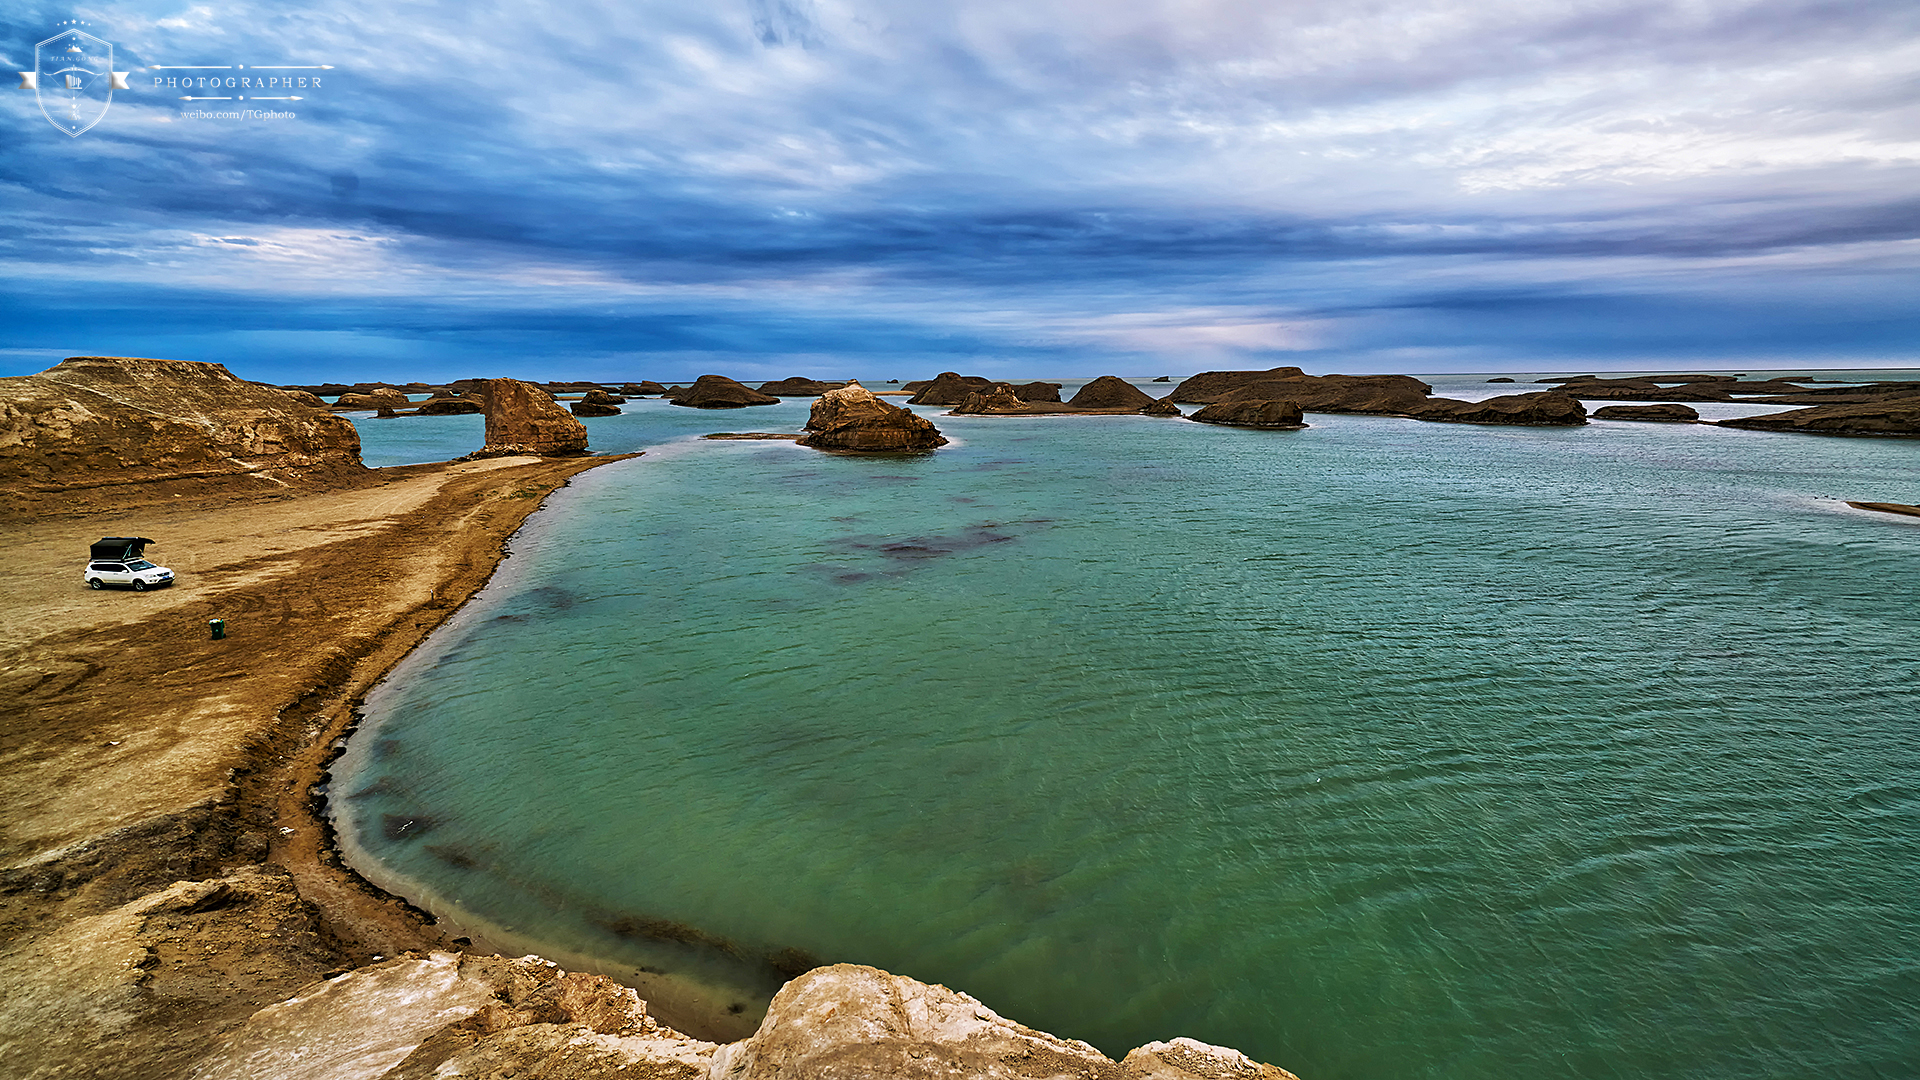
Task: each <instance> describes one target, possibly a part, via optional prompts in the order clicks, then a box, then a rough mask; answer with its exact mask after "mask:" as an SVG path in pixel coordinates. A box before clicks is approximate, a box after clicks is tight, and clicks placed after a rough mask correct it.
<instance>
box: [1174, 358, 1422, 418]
mask: <svg viewBox="0 0 1920 1080" xmlns="http://www.w3.org/2000/svg"><path fill="white" fill-rule="evenodd" d="M1432 392H1433V387H1431V386H1428V385H1427V384H1426V383H1423V382H1421V381H1420V380H1419V379H1415V378H1413V377H1411V376H1407V375H1308V374H1306V373H1304V372H1302V371H1301V370H1300V369H1299V368H1297V367H1278V368H1272V369H1270V370H1267V371H1203V372H1201V373H1200V374H1198V375H1195V376H1193V377H1192V378H1190V379H1188V380H1186V381H1185V382H1183V383H1181V384H1180V385H1179V386H1176V387H1174V388H1173V393H1171V394H1168V395H1167V400H1168V401H1178V402H1185V403H1190V404H1195V405H1211V404H1213V403H1214V402H1217V401H1229V400H1233V401H1292V402H1295V403H1297V404H1298V405H1299V406H1300V407H1301V408H1302V409H1304V410H1306V411H1307V412H1331V413H1374V414H1383V415H1394V414H1405V413H1409V412H1411V411H1412V410H1413V409H1415V408H1417V407H1419V406H1420V405H1421V404H1423V403H1424V402H1425V401H1426V400H1427V395H1428V394H1431V393H1432Z"/></svg>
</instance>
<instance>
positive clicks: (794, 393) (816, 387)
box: [760, 375, 847, 397]
mask: <svg viewBox="0 0 1920 1080" xmlns="http://www.w3.org/2000/svg"><path fill="white" fill-rule="evenodd" d="M845 385H847V384H846V381H845V380H841V381H839V382H821V381H820V380H818V379H806V378H802V377H800V376H798V375H795V376H793V377H792V378H788V379H781V380H780V381H779V382H769V383H761V384H760V392H761V393H763V394H772V395H773V396H775V397H819V396H820V395H821V394H824V393H826V392H827V391H829V390H838V389H840V388H841V387H843V386H845Z"/></svg>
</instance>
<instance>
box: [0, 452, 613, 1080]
mask: <svg viewBox="0 0 1920 1080" xmlns="http://www.w3.org/2000/svg"><path fill="white" fill-rule="evenodd" d="M633 456H635V455H617V456H607V457H597V458H574V459H530V458H521V459H492V460H489V461H486V462H467V463H463V462H446V463H438V464H433V465H422V466H403V467H396V468H390V469H374V470H368V471H367V472H366V474H365V475H364V476H362V477H360V478H358V479H356V480H354V481H351V482H348V483H346V484H340V485H334V486H331V487H328V488H324V489H320V490H311V491H307V492H301V493H297V494H295V493H279V494H270V495H267V496H265V497H263V496H261V495H260V494H259V493H258V492H256V491H253V490H252V489H250V488H247V487H246V486H245V485H241V484H235V485H232V486H231V487H226V488H219V487H216V488H211V489H209V490H206V491H200V492H195V493H191V494H189V495H188V496H187V497H186V498H184V499H183V498H180V497H179V496H177V495H175V494H173V493H167V494H165V495H159V496H158V497H157V498H155V499H153V500H150V501H148V502H147V503H145V504H142V505H135V506H125V505H123V506H119V507H101V508H92V507H89V508H87V510H86V511H83V512H81V513H71V512H69V513H68V514H64V515H57V516H56V515H36V516H31V517H28V518H26V519H25V520H20V521H16V522H15V523H13V524H10V525H9V526H8V532H9V539H10V540H11V541H12V542H13V544H12V548H13V551H14V553H15V555H16V558H15V560H14V561H13V565H12V566H10V567H9V568H7V569H6V570H5V571H0V585H4V586H5V587H6V588H7V590H8V592H9V594H10V597H11V598H12V599H13V600H14V603H13V604H12V605H10V607H11V608H12V610H11V611H10V612H9V613H8V618H6V619H5V620H4V621H0V648H4V653H3V654H0V655H5V656H6V658H7V660H8V663H7V664H6V665H5V669H6V671H7V673H8V678H7V679H6V680H4V681H0V766H4V769H0V806H5V807H6V809H5V811H4V815H5V816H4V820H0V824H4V826H5V828H4V831H0V955H4V956H5V957H6V959H7V961H8V962H7V963H5V964H4V965H0V1050H4V1052H5V1053H6V1054H7V1056H8V1057H9V1060H10V1061H11V1062H12V1063H13V1064H14V1065H15V1066H16V1067H19V1068H21V1069H22V1070H23V1072H22V1074H21V1075H25V1076H35V1075H48V1076H52V1075H60V1076H68V1075H73V1076H93V1075H98V1076H129V1075H131V1076H140V1075H156V1076H158V1075H169V1076H170V1075H177V1074H178V1073H180V1072H183V1071H184V1070H185V1068H186V1067H187V1066H188V1065H190V1064H191V1062H192V1061H193V1060H195V1059H197V1058H198V1057H199V1056H200V1055H202V1054H203V1053H205V1052H206V1051H207V1050H208V1049H209V1048H211V1047H212V1046H214V1045H216V1044H217V1043H218V1042H219V1041H221V1040H222V1039H223V1038H224V1037H225V1035H226V1034H227V1033H228V1032H229V1031H231V1030H233V1029H234V1028H235V1027H236V1026H238V1024H239V1023H241V1022H244V1020H245V1019H246V1017H247V1016H249V1015H251V1014H252V1013H253V1012H254V1011H256V1010H257V1009H258V1008H260V1007H262V1006H264V1005H266V1004H270V1003H271V1002H274V1001H278V1000H281V999H283V998H285V997H286V996H288V994H290V993H292V992H293V991H295V990H298V989H299V988H300V987H302V986H305V985H308V984H311V983H313V982H315V981H317V980H319V979H321V978H324V977H327V976H330V975H337V974H339V973H341V972H343V971H346V970H350V969H352V968H355V967H359V966H362V965H365V964H367V963H370V962H373V961H375V960H377V959H378V958H381V957H384V956H391V955H396V954H402V953H407V952H419V951H424V950H428V949H434V948H446V947H449V946H452V947H459V945H460V943H459V942H458V941H457V940H456V941H449V940H448V937H449V935H448V934H446V933H445V932H444V931H443V930H442V929H441V928H438V927H436V926H435V925H434V922H435V920H434V917H433V916H432V915H431V914H429V913H427V912H424V911H421V910H419V909H418V908H415V907H413V906H412V905H409V904H407V903H406V902H405V901H404V900H401V899H400V898H398V897H394V896H392V895H391V894H388V893H386V892H384V891H382V890H379V889H378V888H377V887H375V886H373V885H372V884H370V883H368V882H366V881H365V880H364V879H363V878H361V877H360V876H359V875H358V874H357V873H355V872H353V871H352V870H351V869H349V868H347V867H345V866H343V865H341V863H340V862H339V859H338V856H337V854H336V853H335V852H334V851H333V848H332V844H331V837H330V834H329V833H328V831H327V830H326V829H325V828H324V821H323V818H322V816H321V815H318V814H316V813H315V812H314V801H313V797H312V794H311V792H312V789H313V787H314V786H315V785H316V784H317V783H320V782H321V780H322V777H323V774H324V773H325V770H326V768H327V765H328V764H329V762H330V761H331V759H332V757H333V756H334V755H335V754H336V753H337V750H336V749H335V745H334V744H335V743H336V742H337V741H338V740H339V739H340V737H341V735H342V733H343V732H344V731H345V730H346V729H347V727H348V726H350V724H351V723H352V721H353V705H354V703H355V702H356V701H357V700H358V699H359V698H360V696H361V695H362V694H364V693H365V692H366V690H367V689H368V688H369V687H370V686H372V685H373V684H375V683H376V682H377V681H378V680H379V679H380V678H382V677H383V676H384V675H385V674H386V673H387V672H388V671H390V670H391V669H392V668H393V666H394V665H395V664H396V663H398V662H399V661H400V660H401V659H403V658H404V657H405V656H406V655H408V654H409V653H410V652H412V650H413V649H414V648H416V647H417V646H418V645H419V643H420V642H422V641H424V640H425V639H426V637H427V636H428V635H429V634H430V633H431V632H432V631H433V630H434V629H436V628H438V627H439V626H440V625H442V624H443V623H444V622H445V621H446V619H447V618H448V617H450V616H451V615H452V614H453V613H454V612H455V611H457V610H458V609H459V608H460V607H461V606H462V605H464V604H465V603H466V602H467V601H468V600H469V599H470V598H471V597H472V596H474V595H475V594H477V593H478V592H479V590H480V589H481V588H483V587H484V586H485V584H486V583H487V581H489V580H491V578H492V577H493V574H494V572H495V571H496V569H497V568H498V566H499V564H500V562H501V560H502V559H504V558H505V557H506V555H507V554H508V552H507V550H506V547H507V543H508V541H509V539H510V538H511V537H512V535H513V534H514V533H515V532H517V531H518V529H519V528H520V526H521V525H522V524H524V522H525V521H526V520H527V519H528V518H529V517H530V516H531V515H532V514H533V513H534V512H535V511H536V510H537V509H538V508H539V507H540V506H541V505H543V504H544V501H545V499H546V497H547V496H548V495H549V494H550V493H551V492H553V491H554V490H556V489H558V488H560V487H562V486H564V485H565V484H566V483H567V482H568V481H569V480H570V479H571V478H572V477H573V476H575V475H577V474H578V473H580V472H582V471H585V470H587V469H591V468H596V467H599V466H602V465H607V464H611V463H613V462H616V461H621V460H627V459H629V458H631V457H633ZM235 489H239V493H236V491H235ZM176 500H177V501H176ZM133 522H139V523H142V534H143V535H151V536H157V537H159V538H160V544H159V545H157V546H158V547H159V548H160V549H162V550H160V551H158V552H157V553H158V554H161V555H163V556H164V558H165V561H166V562H167V563H168V564H170V565H172V566H173V567H174V568H175V570H176V574H177V575H178V584H176V585H175V586H174V587H173V588H172V589H168V590H162V591H158V592H148V593H145V594H131V593H128V594H121V593H116V592H111V591H109V592H104V593H102V592H89V591H87V590H85V589H79V588H74V587H73V585H74V582H73V581H72V580H69V579H70V578H72V577H73V575H72V573H71V566H70V565H68V564H70V563H71V562H72V557H71V551H70V550H69V549H71V548H72V547H73V544H74V543H75V541H74V540H73V537H74V536H82V537H83V538H84V537H86V536H87V535H88V534H91V535H92V536H98V535H109V534H115V533H119V532H122V531H124V527H125V526H126V525H128V524H130V523H133ZM209 617H219V618H224V619H225V620H226V621H227V623H228V626H229V636H228V637H227V638H226V639H225V640H222V641H220V642H210V641H208V640H207V631H206V620H207V619H208V618H209ZM193 883H197V884H195V885H194V887H195V888H196V889H199V890H201V891H204V892H206V893H207V894H208V896H212V897H214V899H213V900H208V899H207V898H206V897H201V898H200V899H199V900H197V901H195V902H194V903H193V904H190V905H188V906H186V907H185V908H178V909H176V908H175V907H173V906H171V901H170V900H168V897H170V896H172V895H173V894H174V893H177V892H178V891H179V890H180V889H181V888H183V887H185V886H187V885H189V884H193ZM216 883H217V884H216ZM189 947H190V951H189ZM76 950H77V951H76ZM76 955H77V956H81V957H85V959H82V960H75V959H74V957H75V956H76ZM189 1002H190V1003H192V1004H191V1007H187V1004H186V1003H189ZM28 1031H32V1032H33V1033H34V1038H33V1039H32V1040H31V1041H27V1040H24V1039H19V1038H17V1036H18V1035H19V1034H21V1033H24V1032H28Z"/></svg>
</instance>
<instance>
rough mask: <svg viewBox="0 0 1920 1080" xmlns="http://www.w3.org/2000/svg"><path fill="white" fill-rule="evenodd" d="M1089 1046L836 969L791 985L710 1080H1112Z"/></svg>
mask: <svg viewBox="0 0 1920 1080" xmlns="http://www.w3.org/2000/svg"><path fill="white" fill-rule="evenodd" d="M1119 1075H1120V1069H1119V1066H1118V1065H1117V1064H1116V1063H1115V1062H1114V1061H1113V1060H1112V1059H1111V1058H1109V1057H1107V1056H1106V1055H1105V1054H1102V1053H1101V1052H1100V1051H1098V1050H1096V1049H1094V1048H1093V1047H1091V1046H1089V1045H1087V1044H1086V1043H1083V1042H1077V1041H1074V1040H1071V1039H1062V1038H1059V1037H1057V1036H1053V1035H1049V1034H1047V1033H1046V1032H1044V1031H1035V1030H1034V1029H1032V1028H1030V1027H1026V1026H1024V1025H1021V1024H1016V1023H1014V1022H1013V1021H1011V1020H1008V1019H1006V1018H1004V1017H1002V1016H1000V1015H999V1014H998V1013H996V1012H994V1011H993V1010H992V1009H989V1008H987V1007H986V1006H985V1005H982V1004H981V1003H980V1002H979V1001H976V1000H975V999H973V998H971V997H969V996H967V995H966V994H961V993H956V992H954V991H952V990H949V989H947V988H946V987H944V986H930V985H928V984H926V983H923V982H917V981H915V980H913V979H909V978H905V977H903V976H899V975H892V974H889V973H887V972H885V971H881V970H880V969H878V968H870V967H862V966H859V965H856V964H835V965H833V966H831V967H823V968H815V969H814V970H812V971H809V972H807V973H806V974H805V975H802V976H800V977H799V978H797V979H794V980H793V981H792V982H790V983H788V984H787V985H786V986H785V987H783V988H781V990H780V992H779V993H778V994H775V995H774V998H773V1004H772V1005H770V1006H768V1008H767V1018H766V1020H764V1021H763V1022H762V1023H761V1025H760V1030H759V1031H757V1032H755V1033H754V1035H753V1037H752V1038H750V1039H745V1040H742V1041H740V1042H737V1043H729V1044H728V1045H726V1046H723V1047H721V1048H720V1049H719V1051H718V1052H717V1053H716V1055H715V1058H714V1067H713V1072H712V1077H713V1080H788V1078H791V1077H817V1078H820V1080H828V1078H831V1080H907V1078H912V1080H936V1078H950V1080H962V1078H966V1080H1016V1078H1018V1080H1039V1078H1054V1077H1061V1078H1065V1077H1071V1078H1074V1080H1096V1078H1098V1080H1106V1078H1114V1080H1117V1078H1118V1077H1119Z"/></svg>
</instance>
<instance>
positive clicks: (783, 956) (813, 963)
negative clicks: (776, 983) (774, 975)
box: [767, 946, 827, 979]
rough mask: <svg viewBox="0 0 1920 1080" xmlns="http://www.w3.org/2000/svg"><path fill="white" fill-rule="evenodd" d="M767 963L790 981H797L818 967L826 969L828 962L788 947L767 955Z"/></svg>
mask: <svg viewBox="0 0 1920 1080" xmlns="http://www.w3.org/2000/svg"><path fill="white" fill-rule="evenodd" d="M767 963H769V964H771V965H773V970H775V971H777V972H779V973H780V974H782V975H784V976H786V977H787V978H789V979H797V978H799V977H800V976H802V975H805V974H806V973H807V972H809V971H812V970H813V969H814V968H817V967H826V966H827V962H826V961H825V960H822V959H820V958H819V957H817V956H815V955H813V954H812V953H810V952H808V951H806V950H805V949H796V948H794V947H792V946H788V947H786V948H784V949H776V950H775V951H773V952H771V953H768V954H767Z"/></svg>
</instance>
